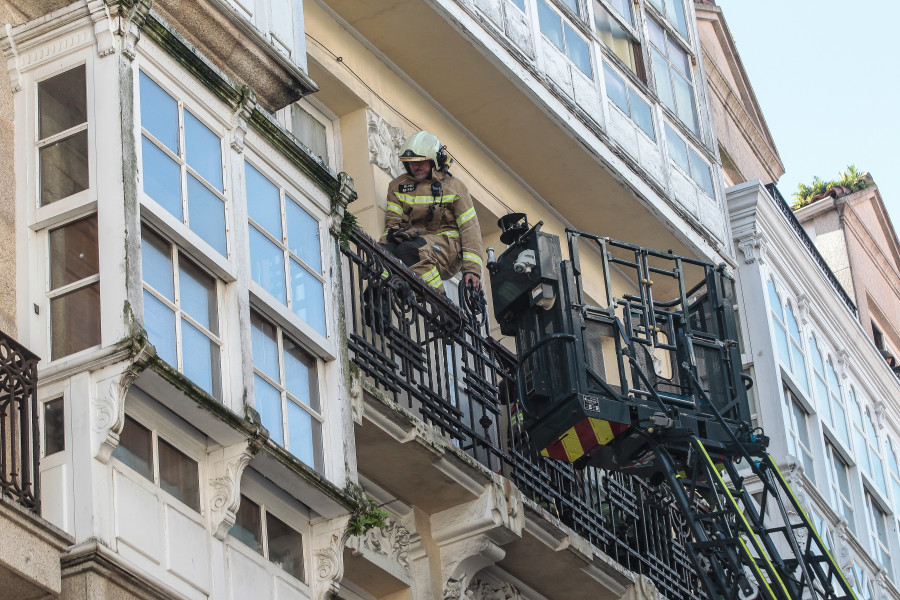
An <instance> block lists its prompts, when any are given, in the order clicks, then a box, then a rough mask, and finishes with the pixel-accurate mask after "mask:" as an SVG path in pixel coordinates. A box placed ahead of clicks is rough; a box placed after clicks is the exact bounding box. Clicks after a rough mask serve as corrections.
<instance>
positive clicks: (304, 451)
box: [287, 401, 316, 468]
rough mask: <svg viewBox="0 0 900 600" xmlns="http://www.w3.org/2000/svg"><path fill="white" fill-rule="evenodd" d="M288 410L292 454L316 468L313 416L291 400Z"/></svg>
mask: <svg viewBox="0 0 900 600" xmlns="http://www.w3.org/2000/svg"><path fill="white" fill-rule="evenodd" d="M287 411H288V415H287V417H288V434H289V436H290V440H289V442H290V447H289V449H290V451H291V454H293V455H294V456H296V457H297V458H299V459H300V460H301V461H303V462H304V463H306V464H307V465H309V466H311V467H314V468H315V466H316V455H315V438H314V437H313V419H312V416H311V415H310V414H309V413H308V412H306V411H305V410H303V409H302V408H300V407H299V406H297V405H296V404H294V403H293V402H291V401H288V403H287Z"/></svg>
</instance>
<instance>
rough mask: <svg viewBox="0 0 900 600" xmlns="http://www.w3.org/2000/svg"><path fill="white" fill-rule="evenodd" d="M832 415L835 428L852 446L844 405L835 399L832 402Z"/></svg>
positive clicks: (848, 445)
mask: <svg viewBox="0 0 900 600" xmlns="http://www.w3.org/2000/svg"><path fill="white" fill-rule="evenodd" d="M831 416H832V418H833V419H834V428H835V429H837V434H838V436H840V438H841V440H842V441H843V442H844V444H845V445H846V446H847V447H848V448H850V447H851V446H850V430H849V429H848V428H847V415H845V414H844V409H843V407H842V406H841V405H840V404H838V403H837V401H835V400H832V402H831Z"/></svg>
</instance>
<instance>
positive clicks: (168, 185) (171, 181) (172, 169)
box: [141, 136, 184, 221]
mask: <svg viewBox="0 0 900 600" xmlns="http://www.w3.org/2000/svg"><path fill="white" fill-rule="evenodd" d="M141 149H142V152H143V158H142V164H143V167H144V168H143V179H144V193H145V194H147V195H148V196H150V197H151V198H153V199H154V200H156V201H157V202H158V203H159V204H160V206H162V207H163V208H165V209H166V210H167V211H169V212H170V213H172V214H173V215H175V216H176V217H177V218H178V220H179V221H183V220H184V210H183V207H182V205H181V167H179V166H178V163H176V162H175V161H174V160H172V159H171V158H169V157H168V156H166V153H165V152H163V151H162V150H160V149H159V148H157V146H156V144H154V143H153V142H151V141H150V140H148V139H147V138H145V137H143V136H141Z"/></svg>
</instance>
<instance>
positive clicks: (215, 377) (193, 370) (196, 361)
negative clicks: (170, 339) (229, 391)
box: [181, 319, 220, 398]
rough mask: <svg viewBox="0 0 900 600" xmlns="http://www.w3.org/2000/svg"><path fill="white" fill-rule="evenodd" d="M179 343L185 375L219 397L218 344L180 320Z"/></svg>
mask: <svg viewBox="0 0 900 600" xmlns="http://www.w3.org/2000/svg"><path fill="white" fill-rule="evenodd" d="M181 345H182V357H181V361H182V363H183V367H184V368H183V369H182V372H183V373H184V375H185V377H187V378H188V379H190V380H191V381H193V382H194V383H196V384H197V385H198V386H200V387H201V388H202V389H204V390H205V391H206V392H207V393H209V394H210V395H211V396H213V397H215V398H219V388H220V386H219V380H220V373H219V371H220V368H219V346H218V345H217V344H216V343H215V342H213V341H212V340H211V339H209V338H208V337H206V336H205V335H204V334H203V333H202V332H201V331H200V330H199V329H197V328H196V327H194V326H193V325H191V324H190V323H188V322H187V321H185V320H183V319H182V321H181Z"/></svg>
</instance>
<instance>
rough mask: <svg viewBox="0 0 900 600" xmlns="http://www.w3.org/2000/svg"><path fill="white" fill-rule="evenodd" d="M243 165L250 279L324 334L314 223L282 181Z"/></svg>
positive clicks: (319, 259) (318, 248)
mask: <svg viewBox="0 0 900 600" xmlns="http://www.w3.org/2000/svg"><path fill="white" fill-rule="evenodd" d="M244 165H245V169H244V172H245V175H246V177H245V179H246V184H247V210H248V212H249V215H250V223H249V237H250V267H251V274H252V278H253V281H255V282H256V283H257V284H259V286H260V287H262V288H263V289H264V290H265V291H266V292H267V293H268V294H270V295H271V296H273V297H274V298H275V300H277V301H278V302H280V303H281V304H284V305H285V306H287V307H288V308H289V309H290V310H291V311H292V312H293V313H294V314H295V315H297V316H298V317H300V318H301V319H302V320H303V321H304V322H305V323H306V324H308V325H310V326H311V327H312V328H313V329H315V330H316V331H317V332H318V333H319V334H320V335H322V336H323V337H324V336H326V335H327V331H326V319H325V279H324V277H323V274H322V243H321V236H320V223H319V221H317V220H316V219H315V218H313V217H312V215H310V214H309V212H307V211H306V210H305V209H304V208H302V207H301V206H300V204H299V203H298V201H297V200H296V199H295V198H294V197H292V196H291V195H290V194H289V193H288V192H287V191H286V190H285V188H284V187H282V186H278V185H276V184H274V183H273V182H272V181H271V180H270V179H269V178H268V177H266V176H265V175H263V174H262V173H261V172H260V171H259V170H258V169H257V168H256V167H254V166H253V165H251V164H250V163H248V162H245V163H244Z"/></svg>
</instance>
